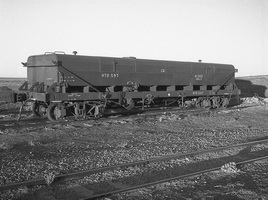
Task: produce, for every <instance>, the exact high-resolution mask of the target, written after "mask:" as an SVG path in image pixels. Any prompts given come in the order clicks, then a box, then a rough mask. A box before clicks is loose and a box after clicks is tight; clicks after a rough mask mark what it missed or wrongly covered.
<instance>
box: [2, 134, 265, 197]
mask: <svg viewBox="0 0 268 200" xmlns="http://www.w3.org/2000/svg"><path fill="white" fill-rule="evenodd" d="M265 143H268V139H265V140H258V141H251V142H246V143H240V144H236V145H231V146H225V147H218V148H212V149H205V150H201V151H196V152H190V153H183V154H176V155H169V156H164V157H158V158H153V159H148V160H142V161H137V162H133V163H125V164H119V165H114V166H107V167H102V168H98V169H91V170H87V171H81V172H75V173H69V174H62V175H57V176H55V177H54V178H53V179H52V180H51V182H50V183H49V184H51V187H53V186H55V185H57V184H58V183H64V182H66V181H68V180H73V179H75V180H77V179H78V178H83V177H86V176H90V175H92V174H96V173H104V172H107V171H113V170H118V169H121V170H125V169H127V168H129V167H135V166H140V167H145V166H149V165H151V164H153V163H157V162H167V161H170V160H176V159H181V158H184V157H193V156H200V155H202V154H209V153H215V152H219V151H224V150H228V149H234V148H242V147H247V154H244V153H241V152H242V151H239V153H238V154H237V155H231V156H227V157H224V158H222V157H221V158H218V159H213V160H207V161H201V162H197V163H195V164H192V165H191V164H186V167H185V166H184V168H182V169H181V170H182V171H180V168H179V167H181V166H179V167H177V168H176V170H175V171H176V173H175V174H169V176H168V177H165V178H160V179H157V180H155V179H154V180H152V181H149V182H146V183H141V184H138V185H123V186H122V184H118V183H116V184H115V183H112V182H111V181H108V182H107V183H108V184H112V185H113V186H116V187H117V186H118V185H119V187H118V188H117V189H114V190H112V191H102V192H96V193H95V192H94V191H91V190H88V192H86V193H87V194H89V193H91V195H90V196H86V197H85V196H83V195H84V194H85V193H82V194H79V195H80V197H81V198H80V199H84V200H86V199H97V198H101V197H106V196H109V195H112V194H117V193H122V192H128V191H132V190H135V189H139V188H144V187H148V186H152V185H156V184H160V183H164V182H169V181H173V180H177V179H182V178H186V177H191V176H195V175H200V174H203V173H207V172H211V171H215V170H219V169H221V167H222V166H223V165H224V164H225V163H226V162H235V164H236V166H238V165H244V164H246V163H250V162H255V161H258V160H263V159H267V158H268V156H267V150H266V151H263V150H260V151H253V152H249V151H248V148H252V147H253V146H254V145H258V144H265ZM240 153H241V154H240ZM204 163H206V164H204ZM194 165H197V166H200V167H198V170H196V171H194V170H193V169H191V168H192V167H193V166H194ZM185 169H186V170H185ZM163 173H165V171H164V172H163ZM160 177H161V176H160ZM145 179H146V178H145ZM47 184H48V182H47V181H46V180H45V178H41V179H37V180H30V181H25V182H19V183H12V184H7V185H2V186H0V191H4V190H11V189H16V188H19V187H32V186H36V185H47ZM93 185H94V184H93ZM95 185H97V184H95ZM120 185H121V186H120ZM81 187H82V186H81ZM93 188H94V187H93ZM70 189H74V188H70ZM84 189H85V188H84ZM85 190H86V189H85ZM80 191H81V190H80Z"/></svg>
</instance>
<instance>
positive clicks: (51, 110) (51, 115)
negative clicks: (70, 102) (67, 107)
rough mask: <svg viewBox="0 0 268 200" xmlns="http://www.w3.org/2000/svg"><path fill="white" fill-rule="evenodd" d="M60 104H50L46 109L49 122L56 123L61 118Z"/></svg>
mask: <svg viewBox="0 0 268 200" xmlns="http://www.w3.org/2000/svg"><path fill="white" fill-rule="evenodd" d="M62 117H63V115H62V112H61V104H59V103H51V104H49V106H48V108H47V118H48V119H49V120H51V121H57V120H59V119H60V118H62Z"/></svg>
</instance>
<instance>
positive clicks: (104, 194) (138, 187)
mask: <svg viewBox="0 0 268 200" xmlns="http://www.w3.org/2000/svg"><path fill="white" fill-rule="evenodd" d="M264 159H268V156H262V157H259V158H254V159H250V160H245V161H241V162H237V163H236V165H243V164H247V163H251V162H255V161H259V160H264ZM219 169H221V166H218V167H214V168H210V169H206V170H202V171H198V172H193V173H189V174H184V175H180V176H176V177H172V178H167V179H162V180H159V181H154V182H150V183H146V184H142V185H137V186H133V187H129V188H125V189H120V190H114V191H111V192H106V193H103V194H97V195H94V196H91V197H88V198H83V199H81V200H92V199H98V198H103V197H107V196H110V195H112V194H118V193H122V192H129V191H132V190H136V189H141V188H145V187H149V186H153V185H157V184H161V183H166V182H170V181H174V180H178V179H183V178H188V177H191V176H196V175H200V174H204V173H208V172H212V171H216V170H219Z"/></svg>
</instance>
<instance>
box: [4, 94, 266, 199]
mask: <svg viewBox="0 0 268 200" xmlns="http://www.w3.org/2000/svg"><path fill="white" fill-rule="evenodd" d="M266 101H267V99H263V101H262V102H260V101H259V99H256V98H247V99H245V101H244V104H243V105H242V106H244V105H256V106H255V107H248V108H242V107H241V106H240V107H237V109H235V110H231V111H226V110H222V111H218V112H217V113H214V114H209V115H202V116H195V115H189V116H187V115H181V114H176V113H174V114H163V115H162V116H160V117H159V116H156V115H140V116H139V117H138V118H133V117H129V118H124V119H116V118H111V119H109V120H108V121H105V122H101V121H86V122H72V123H70V124H68V125H55V124H54V125H53V124H51V125H47V126H46V127H40V128H36V127H35V128H22V129H20V130H16V129H6V130H4V129H1V130H0V157H1V166H0V185H4V184H8V183H12V182H18V181H26V180H31V179H35V178H45V179H46V180H47V181H48V184H49V183H50V181H51V180H53V176H54V175H58V174H64V173H67V172H75V171H80V170H86V169H92V168H96V167H103V166H109V165H115V164H120V163H126V162H133V161H138V160H143V159H148V158H153V157H157V156H164V155H170V154H177V153H183V152H192V151H196V150H199V149H207V148H214V147H218V146H226V145H231V144H236V143H241V142H247V141H253V140H256V139H267V138H268V132H267V129H268V123H267V121H268V106H267V105H264V103H263V102H266ZM267 102H268V101H267ZM258 148H263V149H265V148H266V146H265V145H264V146H261V147H258ZM239 150H240V149H236V150H232V151H225V152H219V153H217V154H214V155H206V156H203V157H201V158H198V157H194V158H183V159H177V160H172V161H169V162H162V163H153V164H150V165H148V166H146V167H132V168H128V169H126V170H116V171H113V172H105V173H102V174H95V175H92V176H90V177H85V178H84V179H81V180H79V181H70V182H69V183H68V184H67V185H64V186H58V188H56V189H55V188H52V187H51V186H42V187H41V186H38V187H34V188H20V189H19V190H14V191H5V192H2V193H0V199H45V198H46V197H45V196H47V195H48V194H51V195H53V197H54V198H55V197H56V199H64V198H65V199H66V194H68V197H72V198H71V199H76V196H75V194H74V193H73V192H72V191H71V190H70V189H68V188H70V187H72V186H73V185H75V184H80V185H83V186H84V187H86V188H91V189H92V187H96V186H98V187H99V188H101V186H102V187H103V188H104V187H111V185H108V186H107V185H105V183H104V182H103V181H107V180H109V181H119V180H120V181H121V182H123V183H124V184H127V185H132V184H133V183H138V182H139V181H141V180H142V177H143V175H144V174H152V176H154V177H155V176H160V175H161V174H162V173H163V171H164V172H165V173H164V174H167V173H166V172H167V170H169V172H170V174H172V173H177V171H178V170H176V167H178V166H184V165H186V164H194V163H196V162H197V161H200V160H209V159H211V158H213V159H216V158H219V157H222V156H226V155H233V154H236V153H237V151H239ZM251 151H253V150H251ZM267 163H268V162H267V160H266V161H261V162H256V163H252V164H247V165H245V166H243V167H242V168H241V169H239V170H238V169H235V168H232V166H231V165H230V164H229V163H224V164H229V165H227V166H225V167H226V169H227V170H226V169H225V168H224V167H223V168H222V170H219V171H215V172H211V173H206V174H203V175H201V176H195V177H191V178H188V179H182V180H177V181H173V182H169V183H164V184H160V185H156V186H153V187H148V188H145V189H141V190H135V191H133V192H128V193H123V194H119V195H114V196H111V197H109V198H111V199H268V192H267V185H268V175H267V166H268V165H267ZM165 170H166V171H165ZM152 179H153V177H152ZM89 183H90V184H93V185H94V184H95V186H88V184H89ZM44 194H45V195H44Z"/></svg>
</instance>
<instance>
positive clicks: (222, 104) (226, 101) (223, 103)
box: [221, 97, 229, 108]
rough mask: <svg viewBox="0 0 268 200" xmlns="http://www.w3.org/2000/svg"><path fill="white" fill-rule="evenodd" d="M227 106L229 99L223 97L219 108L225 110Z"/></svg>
mask: <svg viewBox="0 0 268 200" xmlns="http://www.w3.org/2000/svg"><path fill="white" fill-rule="evenodd" d="M228 105H229V98H228V97H223V98H222V103H221V107H222V108H227V106H228Z"/></svg>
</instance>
